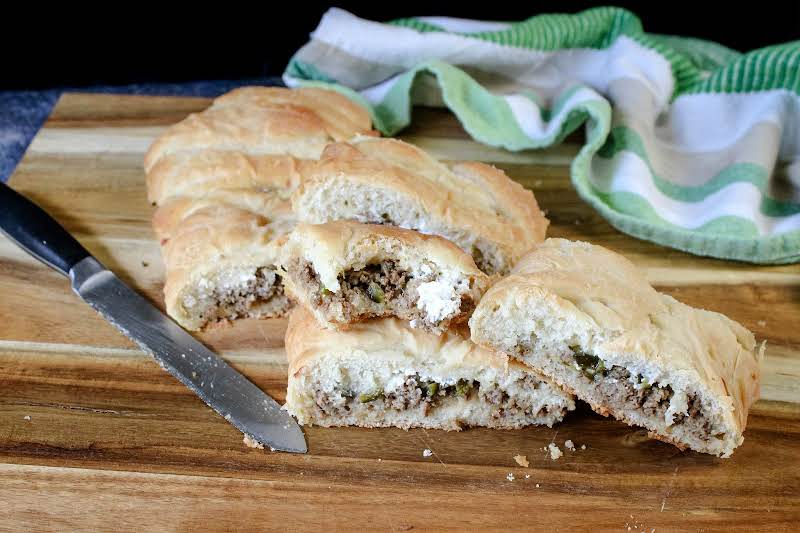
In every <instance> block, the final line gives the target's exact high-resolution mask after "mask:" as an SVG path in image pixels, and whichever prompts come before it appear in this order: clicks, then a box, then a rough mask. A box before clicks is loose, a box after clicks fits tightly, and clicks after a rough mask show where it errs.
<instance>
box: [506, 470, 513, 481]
mask: <svg viewBox="0 0 800 533" xmlns="http://www.w3.org/2000/svg"><path fill="white" fill-rule="evenodd" d="M506 479H507V480H509V481H514V474H513V473H512V472H509V473H508V475H507V476H506Z"/></svg>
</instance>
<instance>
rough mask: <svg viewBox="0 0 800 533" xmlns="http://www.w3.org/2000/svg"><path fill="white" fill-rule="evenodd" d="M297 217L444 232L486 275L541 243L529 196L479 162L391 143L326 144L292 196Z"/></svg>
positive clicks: (537, 214)
mask: <svg viewBox="0 0 800 533" xmlns="http://www.w3.org/2000/svg"><path fill="white" fill-rule="evenodd" d="M292 205H293V207H294V210H295V211H296V212H297V216H298V219H299V220H301V221H304V222H310V223H317V224H318V223H323V222H328V221H331V220H336V219H350V220H357V221H360V222H368V223H387V224H393V225H397V226H401V227H404V228H409V229H415V230H418V231H421V232H423V233H429V234H436V235H441V236H443V237H445V238H447V239H449V240H451V241H453V242H454V243H456V244H457V245H458V246H459V247H460V248H461V249H462V250H464V251H466V252H467V253H469V254H470V255H472V256H473V259H474V260H475V262H476V264H478V266H479V267H480V268H481V269H482V270H483V271H484V272H486V273H488V274H494V273H507V272H508V271H509V270H510V268H511V266H512V265H513V264H514V263H515V262H516V261H517V260H518V259H519V257H521V256H522V255H523V254H524V253H525V252H526V251H527V250H529V249H530V248H532V247H533V246H534V245H535V244H537V243H539V242H541V241H542V240H543V239H544V235H545V231H546V229H547V226H548V220H547V219H546V218H545V216H544V215H543V214H542V212H541V210H540V209H539V206H538V204H537V203H536V198H535V197H534V195H533V193H532V192H530V191H529V190H527V189H525V188H524V187H522V186H521V185H520V184H518V183H517V182H515V181H513V180H511V179H510V178H508V176H506V175H505V173H503V171H501V170H499V169H497V168H495V167H492V166H490V165H486V164H483V163H478V162H461V163H450V164H445V163H442V162H440V161H437V160H436V159H435V158H433V157H431V156H430V155H429V154H427V153H426V152H424V151H423V150H421V149H419V148H417V147H415V146H413V145H411V144H408V143H405V142H403V141H400V140H396V139H380V138H371V137H358V138H355V139H353V140H351V141H350V142H349V143H336V144H331V145H329V146H328V147H326V148H325V151H324V152H323V153H322V156H321V158H320V160H319V161H316V162H314V163H311V164H309V165H308V167H307V168H306V169H305V176H304V179H303V181H302V183H301V184H300V186H299V187H298V188H297V190H296V191H295V193H294V195H293V197H292Z"/></svg>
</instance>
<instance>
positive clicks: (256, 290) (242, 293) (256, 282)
mask: <svg viewBox="0 0 800 533" xmlns="http://www.w3.org/2000/svg"><path fill="white" fill-rule="evenodd" d="M283 295H284V290H283V282H282V281H281V279H280V277H279V276H277V275H276V274H275V270H274V269H273V268H270V267H260V268H258V269H257V270H256V272H255V276H253V277H252V278H251V279H248V280H247V281H246V282H245V283H243V284H241V285H238V286H237V287H236V288H234V289H230V288H225V289H223V288H221V287H215V288H214V290H213V292H212V294H211V298H210V300H211V301H212V302H213V305H211V306H208V307H206V308H204V309H203V311H202V314H201V319H202V320H204V321H213V320H226V319H227V320H235V319H237V318H243V317H247V316H250V314H251V312H252V311H253V309H254V308H257V307H258V306H259V305H260V304H264V303H266V302H268V301H269V300H271V299H273V298H276V297H278V298H280V297H283Z"/></svg>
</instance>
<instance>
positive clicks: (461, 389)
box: [456, 379, 472, 396]
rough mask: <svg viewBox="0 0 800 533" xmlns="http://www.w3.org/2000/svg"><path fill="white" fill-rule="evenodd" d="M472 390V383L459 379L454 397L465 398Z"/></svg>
mask: <svg viewBox="0 0 800 533" xmlns="http://www.w3.org/2000/svg"><path fill="white" fill-rule="evenodd" d="M471 390H472V382H471V381H469V380H466V379H459V380H458V383H456V396H466V395H468V394H469V391H471Z"/></svg>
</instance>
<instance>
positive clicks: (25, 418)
mask: <svg viewBox="0 0 800 533" xmlns="http://www.w3.org/2000/svg"><path fill="white" fill-rule="evenodd" d="M22 419H23V420H27V421H28V422H30V421H31V415H25V416H23V417H22Z"/></svg>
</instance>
